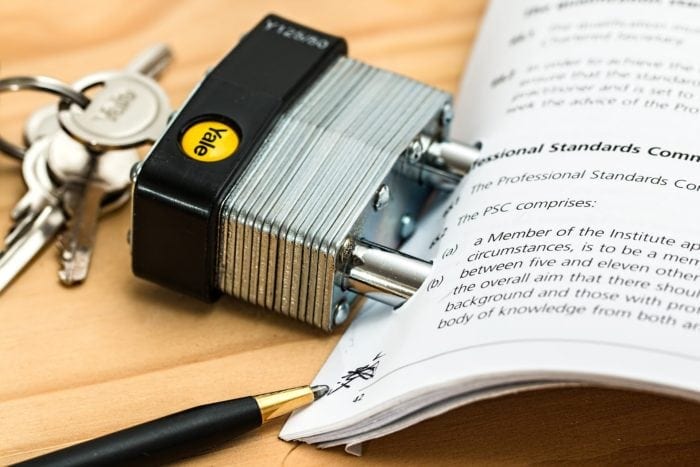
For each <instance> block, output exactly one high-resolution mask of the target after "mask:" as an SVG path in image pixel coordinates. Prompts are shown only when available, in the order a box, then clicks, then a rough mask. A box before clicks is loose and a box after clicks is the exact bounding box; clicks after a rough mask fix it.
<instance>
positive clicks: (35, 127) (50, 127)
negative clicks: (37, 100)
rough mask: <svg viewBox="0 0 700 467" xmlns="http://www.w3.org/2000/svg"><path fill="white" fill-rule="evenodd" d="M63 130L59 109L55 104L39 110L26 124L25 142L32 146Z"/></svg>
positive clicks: (33, 113)
mask: <svg viewBox="0 0 700 467" xmlns="http://www.w3.org/2000/svg"><path fill="white" fill-rule="evenodd" d="M60 129H61V126H60V125H59V123H58V108H57V107H56V105H55V104H50V105H45V106H43V107H40V108H38V109H37V110H35V111H34V112H32V114H31V115H30V116H29V118H28V119H27V120H26V122H25V123H24V142H25V143H26V144H27V146H31V145H32V144H34V143H35V142H37V141H38V140H39V139H40V138H45V137H47V136H51V135H53V134H54V133H56V132H57V131H58V130H60Z"/></svg>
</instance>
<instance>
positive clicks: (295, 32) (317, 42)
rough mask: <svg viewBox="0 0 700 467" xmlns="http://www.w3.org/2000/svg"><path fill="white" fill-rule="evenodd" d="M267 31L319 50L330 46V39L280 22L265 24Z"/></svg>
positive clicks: (267, 22)
mask: <svg viewBox="0 0 700 467" xmlns="http://www.w3.org/2000/svg"><path fill="white" fill-rule="evenodd" d="M265 31H272V32H274V33H277V34H279V35H280V36H283V37H286V38H288V39H291V40H293V41H297V42H301V43H302V44H306V45H309V46H311V47H316V48H317V49H320V50H323V49H325V48H327V47H328V46H329V45H330V42H329V41H328V39H324V38H322V37H318V36H317V35H315V34H312V33H310V32H307V31H303V30H301V29H299V28H295V27H294V26H290V25H289V24H284V23H280V22H279V21H275V20H271V19H268V20H267V21H266V22H265Z"/></svg>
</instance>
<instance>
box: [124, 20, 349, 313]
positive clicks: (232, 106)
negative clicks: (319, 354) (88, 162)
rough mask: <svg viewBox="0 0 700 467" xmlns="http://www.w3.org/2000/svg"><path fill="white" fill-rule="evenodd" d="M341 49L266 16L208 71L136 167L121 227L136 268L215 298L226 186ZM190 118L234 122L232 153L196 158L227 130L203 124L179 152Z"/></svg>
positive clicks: (334, 40) (338, 43)
mask: <svg viewBox="0 0 700 467" xmlns="http://www.w3.org/2000/svg"><path fill="white" fill-rule="evenodd" d="M346 53H347V45H346V43H345V40H343V39H342V38H340V37H335V36H331V35H328V34H325V33H322V32H319V31H315V30H313V29H310V28H307V27H305V26H302V25H299V24H296V23H293V22H291V21H288V20H286V19H283V18H281V17H279V16H276V15H269V16H267V17H265V18H264V19H263V20H262V21H261V22H260V23H259V24H258V25H257V26H256V27H255V28H254V29H253V30H252V31H250V32H249V33H248V34H246V35H245V36H244V37H243V38H242V39H241V41H240V42H239V44H238V45H237V46H236V47H235V48H234V49H233V50H232V51H231V52H229V54H228V55H227V56H226V57H225V58H224V59H223V60H222V61H221V62H220V63H219V64H218V65H217V66H216V67H215V68H214V69H213V70H211V72H209V74H208V75H207V76H206V77H205V78H204V80H203V81H202V82H201V84H200V85H199V87H198V88H197V89H196V90H195V91H194V93H193V94H192V95H191V96H190V98H189V100H188V101H187V102H186V103H185V105H184V107H183V108H182V109H181V110H180V112H179V113H178V114H177V115H176V117H175V118H174V120H173V121H172V122H171V123H170V125H169V127H168V129H167V131H166V132H165V133H164V134H163V136H162V137H161V138H160V140H159V141H158V142H157V143H156V144H155V146H154V147H153V149H152V150H151V152H150V154H149V156H148V158H147V159H146V161H145V162H144V164H143V166H142V168H141V171H140V172H139V175H138V178H137V181H136V184H135V187H134V198H133V223H132V233H131V242H132V246H131V247H132V267H133V271H134V273H135V274H136V275H137V276H139V277H142V278H145V279H148V280H150V281H153V282H156V283H159V284H161V285H165V286H167V287H170V288H173V289H175V290H177V291H181V292H184V293H187V294H190V295H194V296H197V297H199V298H202V299H206V300H214V299H215V298H217V297H218V295H219V292H218V290H217V288H216V267H217V258H216V255H217V252H218V247H217V243H218V233H217V229H218V224H219V222H218V217H219V212H220V209H221V206H222V204H223V198H224V197H225V195H226V193H227V191H228V190H227V189H228V187H230V186H231V183H233V181H234V180H235V179H236V178H237V177H239V176H240V174H241V173H242V172H243V171H244V170H245V169H246V167H247V166H248V164H249V162H250V160H251V158H252V157H254V155H255V153H256V152H257V150H258V148H259V146H260V144H261V143H262V141H263V140H264V138H265V136H266V135H267V134H268V132H269V131H270V129H271V127H272V125H273V124H274V122H275V120H276V118H277V117H278V116H279V115H280V114H281V113H282V112H284V111H285V110H286V109H287V108H288V107H289V106H290V105H291V104H292V103H293V102H294V101H295V100H296V99H297V98H298V97H299V95H300V94H301V93H302V92H303V91H304V90H305V89H307V88H308V87H309V86H310V85H311V84H313V82H314V81H315V80H316V79H317V78H318V77H319V75H320V74H321V73H322V72H323V71H324V70H326V69H327V68H328V67H329V66H330V65H331V64H332V63H333V62H334V61H335V60H336V59H337V58H338V57H339V56H341V55H345V54H346ZM197 122H220V124H221V126H220V128H231V129H233V130H235V133H237V135H236V136H237V137H238V139H237V143H238V144H237V147H236V148H235V151H234V152H233V154H232V155H230V156H229V157H224V158H222V159H221V160H218V161H216V162H204V161H203V160H205V159H206V158H207V157H211V156H212V154H213V152H214V151H216V149H214V146H215V145H216V144H217V143H216V141H215V140H217V137H218V136H221V135H220V133H221V134H225V135H226V134H228V135H229V136H230V132H227V131H219V132H217V128H216V127H215V125H212V126H213V127H214V128H212V131H210V132H208V134H206V133H205V134H204V135H203V136H202V139H201V141H199V142H195V143H194V144H195V148H194V150H192V149H190V150H189V152H190V153H191V152H194V153H195V154H194V156H193V157H190V156H188V155H187V154H186V153H185V151H184V150H183V144H181V138H182V137H183V134H184V132H185V131H186V130H188V128H190V127H191V126H192V125H193V124H194V123H197ZM203 126H204V127H206V126H207V125H203ZM205 130H206V128H205ZM234 139H235V138H234ZM210 141H214V142H210ZM231 147H233V146H231ZM210 148H211V151H212V153H210V152H209V151H210ZM200 155H201V158H200V159H198V158H199V157H200ZM224 155H225V154H224Z"/></svg>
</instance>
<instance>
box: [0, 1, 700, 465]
mask: <svg viewBox="0 0 700 467" xmlns="http://www.w3.org/2000/svg"><path fill="white" fill-rule="evenodd" d="M484 6H485V0H461V1H460V0H455V1H448V0H438V1H435V0H423V1H417V0H411V1H406V0H401V1H399V0H394V1H391V0H379V1H376V0H375V1H369V0H359V1H353V2H348V1H333V2H328V1H326V2H305V1H300V0H298V1H285V2H282V1H279V2H273V1H261V2H255V1H236V2H231V1H189V2H185V1H180V2H172V1H164V0H159V1H157V0H151V1H141V2H120V1H116V0H114V1H100V2H95V1H61V2H58V1H34V2H24V1H20V0H17V1H7V0H5V1H3V2H1V3H0V18H2V27H1V28H0V72H1V73H2V75H3V76H9V75H15V74H35V73H39V74H47V75H51V76H55V77H58V78H60V79H62V80H65V81H72V80H74V79H77V78H78V77H80V76H82V75H83V74H86V73H89V72H92V71H96V70H102V69H110V68H115V67H119V66H121V65H123V64H125V63H126V62H127V61H128V60H129V59H130V58H131V56H132V55H133V54H135V53H136V52H138V51H139V50H140V49H142V48H144V47H146V46H147V45H149V44H151V43H153V42H156V41H164V42H167V43H169V44H170V45H171V46H172V47H173V49H174V51H175V54H176V60H175V62H174V63H173V65H172V66H171V68H170V69H169V70H168V71H167V73H166V74H165V76H164V77H163V80H162V84H163V86H164V87H165V89H166V90H167V91H168V93H169V95H170V96H171V98H172V100H173V102H174V103H175V104H179V103H180V102H182V100H183V99H184V97H185V96H186V95H187V93H188V91H189V90H190V89H191V87H192V86H193V85H194V84H195V83H196V82H197V81H198V80H199V79H200V77H201V76H202V73H203V72H204V70H205V69H206V68H207V67H208V66H211V65H212V64H214V63H216V61H217V60H218V59H219V58H220V57H222V56H223V55H224V54H225V53H226V51H227V50H228V49H229V48H231V47H232V46H233V45H234V44H235V43H236V41H237V40H238V38H239V37H240V36H241V35H242V34H243V33H244V32H245V31H246V30H247V29H249V28H250V27H251V26H252V25H254V24H255V23H256V22H257V21H258V20H259V19H260V18H261V16H262V15H263V14H265V13H267V12H271V11H272V12H277V13H279V14H282V15H286V16H288V17H290V18H293V19H296V20H297V21H300V22H303V23H307V24H309V25H314V26H317V27H318V28H320V29H324V30H327V31H329V32H333V33H336V34H339V35H342V36H345V37H347V38H348V40H349V42H350V50H351V55H352V56H353V57H356V58H359V59H362V60H364V61H367V62H369V63H371V64H374V65H377V66H380V67H384V68H388V69H391V70H394V71H397V72H399V73H403V74H406V75H408V76H411V77H414V78H416V79H419V80H422V81H426V82H428V83H431V84H433V85H436V86H438V87H441V88H443V89H446V90H449V91H455V90H456V87H457V84H458V79H459V75H460V73H461V70H462V68H463V65H464V62H465V60H466V58H467V56H468V53H469V50H470V47H471V44H472V41H473V39H474V36H475V34H476V30H477V26H478V22H479V19H480V17H481V15H482V12H483V9H484ZM50 101H51V99H50V98H46V97H44V96H38V95H32V94H29V95H27V94H26V93H23V94H22V95H19V94H17V95H3V96H2V97H1V99H0V131H2V133H3V134H4V135H7V136H9V137H12V138H15V139H16V140H19V135H20V132H21V126H22V122H23V120H24V118H26V116H27V115H28V114H29V112H30V111H31V110H32V109H33V108H35V107H36V106H37V105H39V104H41V103H44V102H50ZM22 191H23V186H22V182H21V179H20V177H19V170H18V164H16V163H15V162H13V161H11V160H9V159H6V158H0V230H3V231H4V230H5V229H7V228H8V227H9V225H10V224H9V218H8V216H7V214H3V213H8V212H9V209H10V207H11V206H12V205H13V204H14V203H15V202H16V200H17V199H18V198H19V196H20V195H21V194H22ZM128 228H129V214H128V212H127V210H123V211H120V212H118V213H116V214H114V215H111V216H109V217H107V218H105V219H104V221H103V222H102V224H101V225H100V231H99V235H98V247H97V250H96V252H95V257H94V268H93V269H92V271H91V273H90V278H89V281H88V282H87V283H86V284H85V285H83V286H81V287H79V288H75V289H70V290H69V289H65V288H62V287H61V286H60V285H59V284H58V282H57V277H56V272H57V258H56V253H55V251H53V250H52V249H48V250H47V251H45V252H44V253H43V254H42V255H41V256H40V257H39V258H38V259H37V261H35V262H34V264H33V265H32V267H31V268H30V269H29V270H28V271H27V272H26V273H24V274H23V275H22V276H21V277H20V278H19V280H18V281H17V282H16V283H14V284H13V285H12V286H11V287H10V289H9V290H8V291H7V292H6V293H5V294H3V295H2V297H0V375H2V378H1V379H0V464H7V463H11V462H16V461H19V460H21V459H25V458H28V457H31V456H34V455H38V454H41V453H44V452H47V451H49V450H53V449H56V448H59V447H63V446H66V445H69V444H72V443H75V442H78V441H82V440H85V439H88V438H90V437H94V436H96V435H99V434H102V433H107V432H110V431H113V430H116V429H119V428H121V427H125V426H128V425H131V424H134V423H138V422H141V421H144V420H147V419H150V418H154V417H157V416H161V415H164V414H166V413H169V412H172V411H175V410H179V409H183V408H186V407H188V406H192V405H197V404H201V403H206V402H209V401H214V400H218V399H224V398H230V397H235V396H239V395H245V394H248V393H256V392H263V391H267V390H274V389H278V388H281V387H285V386H292V385H298V384H303V383H306V382H308V381H309V380H310V379H311V378H312V377H313V375H314V374H315V373H316V371H317V370H318V368H319V367H320V366H321V364H322V363H323V362H324V360H325V358H326V357H327V355H328V353H329V352H330V350H331V349H332V348H333V346H334V345H335V342H336V340H337V338H338V334H336V335H331V336H328V335H325V334H322V333H319V332H317V331H314V330H312V329H309V328H307V327H305V326H302V325H299V324H296V323H292V322H290V321H287V320H285V319H283V318H281V317H278V316H275V315H272V314H268V313H266V312H264V311H261V310H258V309H256V308H254V307H252V306H249V305H246V304H244V303H241V302H238V301H236V300H233V299H228V298H224V299H222V300H221V301H219V302H218V303H216V304H214V305H209V304H204V303H200V302H198V301H196V300H193V299H190V298H188V297H185V296H182V295H180V294H177V293H174V292H171V291H168V290H164V289H161V288H159V287H156V286H154V285H151V284H148V283H145V282H142V281H140V280H137V279H135V278H134V277H133V276H132V275H131V272H130V264H129V263H130V261H129V250H128V247H127V244H126V233H127V230H128ZM280 423H281V422H280ZM280 423H276V424H272V425H270V426H266V427H265V428H264V429H262V430H260V431H258V432H256V433H251V434H250V435H247V436H246V437H244V438H243V439H239V440H238V441H236V442H233V443H231V444H230V445H228V446H225V447H224V448H222V449H221V450H218V451H216V452H213V453H210V454H207V455H205V456H200V457H197V458H194V459H191V460H189V461H187V462H184V463H185V464H193V465H231V464H234V463H235V464H240V465H270V464H272V465H276V464H286V465H321V464H324V465H325V464H329V463H331V462H332V463H335V464H338V465H340V464H360V463H368V462H369V463H372V464H387V465H399V464H402V465H406V464H411V465H424V464H436V463H438V464H463V463H466V462H470V463H480V464H481V463H483V464H495V463H534V462H556V463H574V462H584V463H596V464H598V463H621V462H627V463H630V462H635V463H670V462H677V463H690V462H692V461H694V460H696V459H697V457H698V455H700V435H699V434H698V430H697V427H698V426H700V407H698V406H697V405H693V404H691V403H687V402H683V401H678V400H673V399H666V398H661V397H656V396H651V395H644V394H634V393H628V392H619V391H608V390H595V389H568V390H556V391H542V392H535V393H529V394H521V395H518V396H513V397H508V398H503V399H498V400H493V401H488V402H483V403H480V404H475V405H472V406H469V407H465V408H462V409H459V410H456V411H453V412H452V413H450V414H447V415H445V416H442V417H439V418H437V419H434V420H430V421H427V422H425V423H422V424H420V425H418V426H416V427H413V428H411V429H408V430H405V431H404V432H401V433H399V434H396V435H393V436H389V437H387V438H385V439H382V440H378V441H375V442H371V443H369V444H368V445H367V447H366V455H365V456H364V457H363V458H361V459H356V458H352V457H349V456H347V455H345V454H344V453H343V452H342V450H337V449H336V450H330V451H319V450H316V449H315V448H312V447H309V446H297V445H294V444H289V443H284V442H281V441H279V440H278V439H277V437H276V434H277V432H278V431H279V429H280V426H281V425H280Z"/></svg>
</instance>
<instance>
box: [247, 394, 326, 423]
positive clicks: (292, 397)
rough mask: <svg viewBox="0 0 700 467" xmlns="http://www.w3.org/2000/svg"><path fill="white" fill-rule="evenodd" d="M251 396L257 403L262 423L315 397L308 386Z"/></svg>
mask: <svg viewBox="0 0 700 467" xmlns="http://www.w3.org/2000/svg"><path fill="white" fill-rule="evenodd" d="M253 398H254V399H255V401H256V402H257V403H258V408H259V409H260V416H261V418H262V422H263V423H265V422H266V421H268V420H272V419H273V418H277V417H281V416H283V415H287V414H288V413H291V412H292V411H294V410H296V409H298V408H300V407H304V406H305V405H309V404H310V403H312V402H313V401H314V399H315V397H314V392H313V390H312V389H311V387H309V386H301V387H298V388H292V389H285V390H284V391H278V392H271V393H268V394H260V395H259V396H253Z"/></svg>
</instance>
